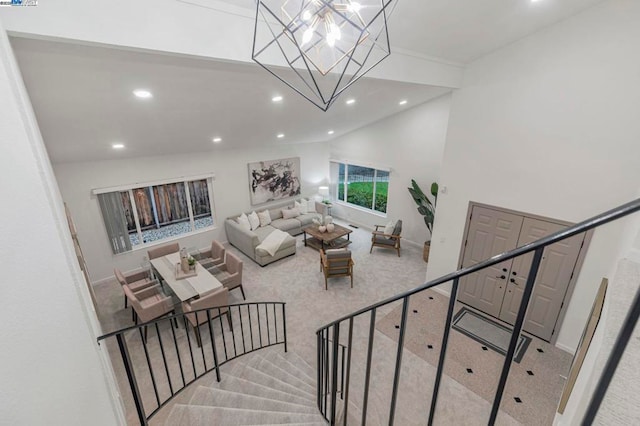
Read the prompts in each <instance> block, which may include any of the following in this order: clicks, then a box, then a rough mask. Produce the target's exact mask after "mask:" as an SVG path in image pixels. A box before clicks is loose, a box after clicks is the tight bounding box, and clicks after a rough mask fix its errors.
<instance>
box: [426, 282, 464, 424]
mask: <svg viewBox="0 0 640 426" xmlns="http://www.w3.org/2000/svg"><path fill="white" fill-rule="evenodd" d="M458 280H459V279H458V278H456V279H454V280H453V287H452V288H451V295H450V296H449V309H448V310H447V319H446V321H445V323H444V334H443V336H442V345H441V347H440V358H439V359H438V371H437V372H436V381H435V384H434V385H433V394H432V395H431V411H429V421H428V423H427V424H428V425H432V424H433V419H434V416H435V415H436V404H437V403H438V392H439V391H440V381H441V380H442V372H443V371H444V361H445V357H446V352H447V345H448V343H449V331H451V320H452V318H453V309H454V308H455V305H456V298H457V297H458Z"/></svg>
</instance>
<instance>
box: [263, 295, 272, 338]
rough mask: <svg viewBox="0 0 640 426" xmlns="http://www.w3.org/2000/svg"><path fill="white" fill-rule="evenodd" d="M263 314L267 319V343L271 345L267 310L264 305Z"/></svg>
mask: <svg viewBox="0 0 640 426" xmlns="http://www.w3.org/2000/svg"><path fill="white" fill-rule="evenodd" d="M264 314H265V316H266V317H267V342H268V343H269V345H271V335H270V333H269V331H270V330H269V309H268V308H267V305H266V303H265V305H264Z"/></svg>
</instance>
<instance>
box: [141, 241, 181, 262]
mask: <svg viewBox="0 0 640 426" xmlns="http://www.w3.org/2000/svg"><path fill="white" fill-rule="evenodd" d="M179 251H180V244H178V243H171V244H165V245H163V246H160V247H155V248H152V249H149V250H147V255H148V256H149V260H151V259H155V258H157V257H162V256H166V255H168V254H171V253H177V252H179Z"/></svg>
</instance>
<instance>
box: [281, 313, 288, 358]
mask: <svg viewBox="0 0 640 426" xmlns="http://www.w3.org/2000/svg"><path fill="white" fill-rule="evenodd" d="M284 305H285V304H284V303H283V304H282V324H283V328H284V329H283V332H284V351H285V352H287V314H286V312H285V310H284Z"/></svg>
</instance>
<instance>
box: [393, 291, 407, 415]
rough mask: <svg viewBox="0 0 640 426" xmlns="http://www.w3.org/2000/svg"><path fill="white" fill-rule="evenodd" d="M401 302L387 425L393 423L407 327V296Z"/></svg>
mask: <svg viewBox="0 0 640 426" xmlns="http://www.w3.org/2000/svg"><path fill="white" fill-rule="evenodd" d="M403 300H404V302H403V303H402V321H401V322H400V336H399V337H398V354H397V355H396V370H395V372H394V373H393V392H392V393H391V408H390V410H389V426H392V425H393V421H394V418H395V415H396V402H397V401H398V385H399V384H400V370H401V368H402V351H403V350H404V332H405V331H406V329H407V311H408V310H409V296H407V297H405V298H404V299H403Z"/></svg>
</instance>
